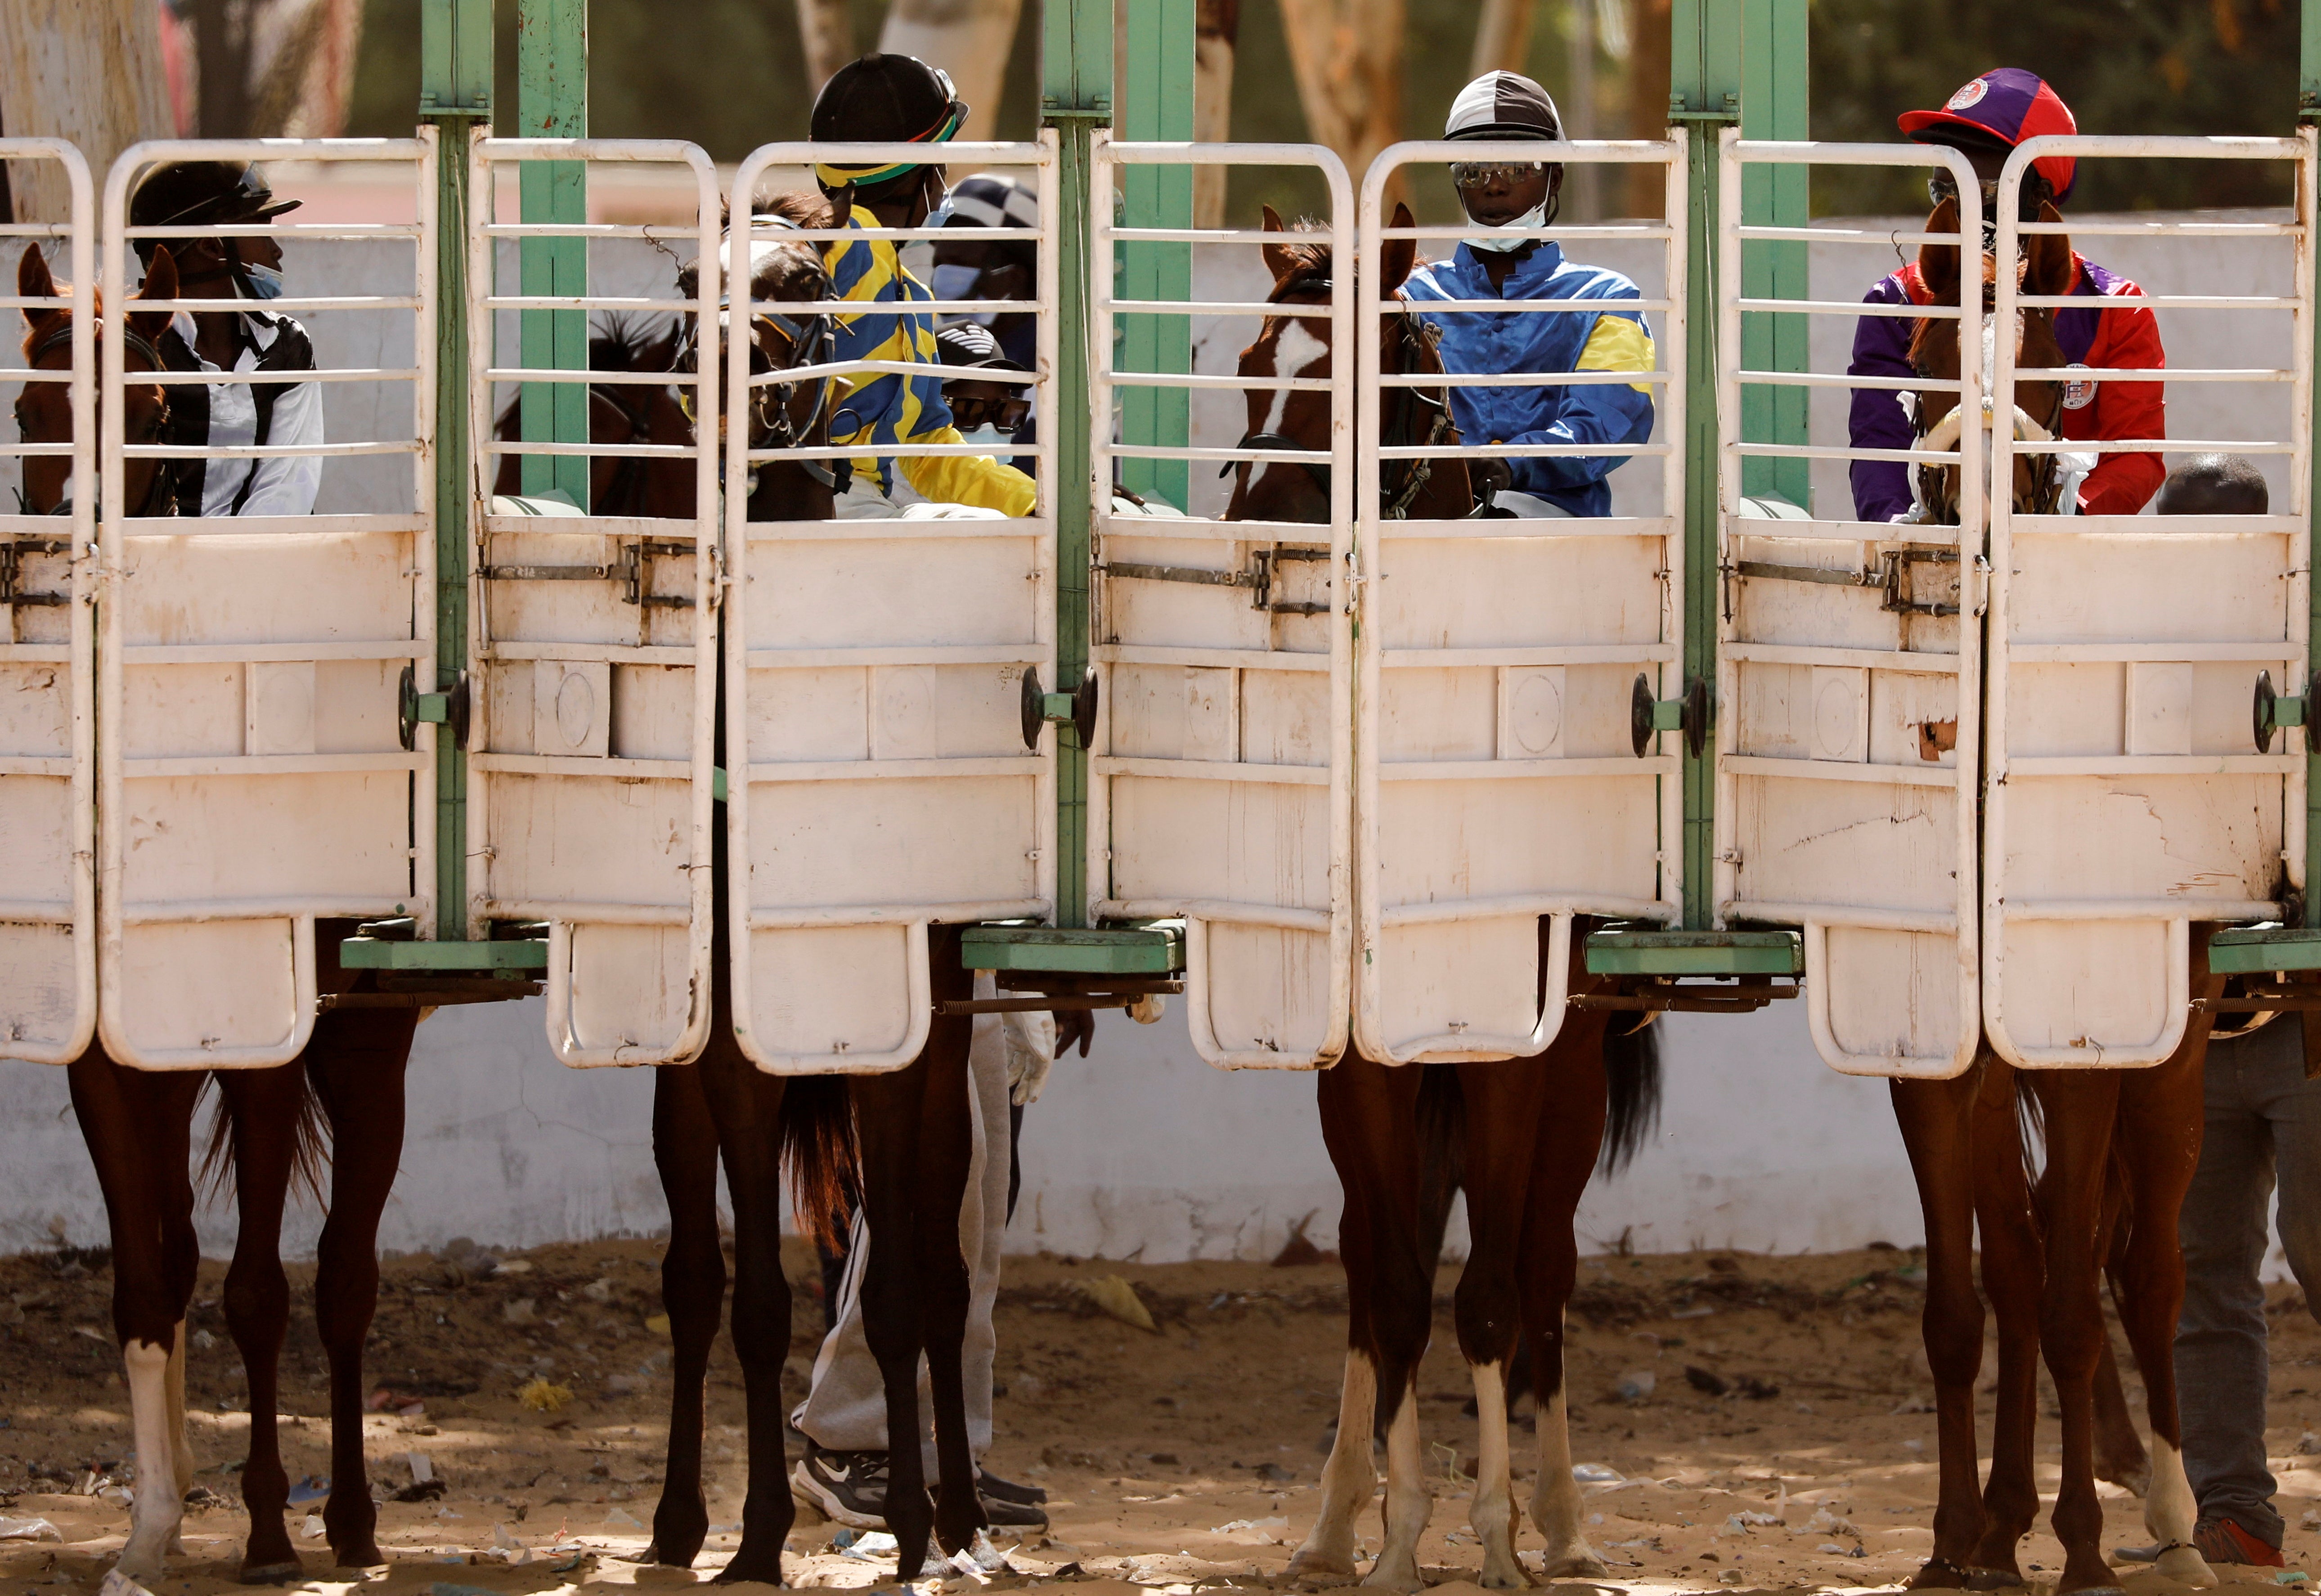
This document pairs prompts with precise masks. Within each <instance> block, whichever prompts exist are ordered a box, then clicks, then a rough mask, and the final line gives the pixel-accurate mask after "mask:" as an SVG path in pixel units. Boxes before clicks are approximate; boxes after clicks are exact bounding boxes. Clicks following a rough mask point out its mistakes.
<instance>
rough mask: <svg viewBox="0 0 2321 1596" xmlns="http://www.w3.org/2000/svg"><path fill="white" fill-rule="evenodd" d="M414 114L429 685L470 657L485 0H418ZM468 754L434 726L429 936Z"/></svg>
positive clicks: (446, 896) (460, 902)
mask: <svg viewBox="0 0 2321 1596" xmlns="http://www.w3.org/2000/svg"><path fill="white" fill-rule="evenodd" d="M419 58H420V77H419V82H420V88H419V115H420V118H421V120H422V121H424V122H432V123H434V124H435V129H436V136H437V140H438V142H437V146H436V163H435V169H436V184H435V282H436V291H437V295H438V302H437V305H436V312H435V440H434V443H435V686H434V691H437V692H443V691H447V690H449V689H450V688H451V686H452V685H454V684H456V683H457V682H458V681H459V679H460V672H461V671H463V670H465V669H466V668H467V665H468V508H469V484H468V470H469V465H468V425H469V416H468V309H467V307H468V292H467V282H468V132H469V128H471V127H472V126H474V125H476V124H477V123H478V122H489V121H490V120H491V114H492V5H491V0H424V4H423V7H422V9H421V12H420V25H419ZM467 836H468V756H467V753H466V751H465V750H464V749H461V748H455V747H453V746H452V743H451V738H450V737H448V736H445V735H443V734H442V733H441V732H440V731H439V732H438V733H437V740H436V745H435V838H436V848H435V861H436V863H435V936H436V939H438V940H439V941H447V942H456V941H460V940H463V939H465V938H466V937H467V934H468V848H467Z"/></svg>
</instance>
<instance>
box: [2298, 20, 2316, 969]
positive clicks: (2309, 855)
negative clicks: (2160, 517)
mask: <svg viewBox="0 0 2321 1596" xmlns="http://www.w3.org/2000/svg"><path fill="white" fill-rule="evenodd" d="M2297 67H2298V70H2297V78H2298V86H2297V90H2298V92H2297V118H2298V122H2306V123H2321V0H2304V5H2303V7H2302V14H2301V18H2300V26H2299V29H2298V51H2297ZM2303 220H2304V221H2305V222H2306V224H2307V226H2308V227H2310V226H2311V225H2312V222H2313V218H2312V217H2310V216H2307V217H2305V218H2304V219H2303ZM2306 247H2307V249H2310V248H2312V247H2313V244H2312V240H2311V239H2310V238H2309V237H2308V238H2307V241H2306ZM2316 322H2321V317H2316ZM2311 331H2312V336H2313V340H2314V353H2315V355H2316V358H2321V326H2316V327H2315V328H2314V329H2312V330H2311ZM2312 426H2313V429H2314V437H2313V441H2314V444H2315V446H2316V447H2315V449H2314V451H2313V458H2314V459H2315V461H2316V462H2321V407H2316V409H2315V412H2314V420H2313V422H2312ZM2316 487H2321V482H2307V484H2306V485H2305V488H2306V496H2305V512H2306V514H2307V517H2308V519H2310V520H2311V521H2312V523H2313V524H2314V525H2315V526H2316V527H2321V493H2316V491H2315V490H2316ZM2313 541H2314V546H2315V547H2316V548H2321V535H2316V536H2315V537H2314V540H2313ZM2306 586H2307V589H2308V590H2309V593H2310V595H2311V599H2312V605H2313V608H2312V619H2311V622H2310V624H2311V628H2312V630H2311V632H2310V633H2309V635H2310V636H2311V637H2312V638H2314V639H2321V582H2316V581H2308V582H2307V584H2306ZM2311 647H2312V645H2311V644H2309V643H2308V644H2307V648H2311ZM2313 714H2314V711H2313V709H2312V708H2310V707H2308V708H2307V711H2306V715H2307V724H2306V728H2305V748H2306V753H2305V923H2306V924H2307V926H2313V927H2321V754H2316V751H2315V749H2316V743H2321V738H2316V730H2321V729H2316V727H2315V726H2314V725H2313V724H2312V717H2313Z"/></svg>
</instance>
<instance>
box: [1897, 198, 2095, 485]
mask: <svg viewBox="0 0 2321 1596" xmlns="http://www.w3.org/2000/svg"><path fill="white" fill-rule="evenodd" d="M2039 219H2040V220H2041V221H2042V222H2061V221H2062V213H2060V212H2059V211H2057V210H2056V209H2055V207H2054V206H2053V205H2052V204H2042V205H2041V206H2040V208H2039ZM1958 224H1959V213H1958V202H1957V201H1956V200H1955V199H1945V200H1943V201H1942V202H1941V203H1940V204H1937V205H1936V206H1935V207H1934V211H1933V213H1932V214H1930V215H1929V216H1927V218H1926V228H1925V230H1926V231H1928V232H1930V233H1956V232H1957V231H1958ZM2023 254H2024V259H2023V263H2022V265H2021V266H2020V267H2019V268H2016V269H2017V281H2018V283H2019V285H2020V287H2021V292H2022V293H2023V294H2024V295H2026V296H2034V297H2040V296H2050V295H2063V294H2067V293H2069V292H2070V291H2071V282H2072V278H2073V277H2074V275H2075V274H2076V272H2077V270H2078V268H2077V267H2076V265H2075V264H2074V263H2073V261H2072V258H2071V240H2070V239H2069V238H2067V237H2065V236H2064V235H2063V234H2062V233H2039V234H2036V235H2034V236H2033V237H2032V238H2030V239H2028V240H2025V249H2024V251H2023ZM1997 274H1998V262H1997V261H1996V260H1994V259H1992V258H1989V257H1988V256H1986V257H1984V258H1983V260H1982V273H1981V278H1982V285H1981V286H1982V293H1981V309H1982V317H1981V322H1982V336H1983V358H1982V380H1983V385H1984V389H1985V395H1984V397H1983V399H1982V401H1981V405H1980V409H1981V412H1982V414H1983V416H1984V417H1985V418H1986V419H1987V418H1988V417H1989V414H1990V413H1991V412H1992V402H1991V400H1990V398H1989V385H1990V383H1991V373H1992V366H1993V362H1994V356H1995V354H1996V346H1995V342H1994V340H1995V339H1996V336H1997V332H1996V328H1995V326H1994V324H1993V322H1992V320H1991V318H1992V315H1993V313H1994V310H1995V305H1996V301H1997V296H1998V283H1997ZM1918 276H1919V278H1920V280H1921V281H1923V282H1924V283H1925V287H1926V292H1927V294H1928V295H1929V297H1930V298H1931V300H1932V302H1933V303H1934V304H1943V305H1957V304H1961V277H1962V276H1963V273H1962V271H1961V258H1960V254H1959V249H1958V246H1957V245H1955V244H1938V243H1934V242H1932V241H1929V242H1926V243H1924V244H1921V245H1920V246H1919V248H1918ZM1962 324H1963V319H1962V318H1960V317H1952V316H1943V317H1933V316H1930V317H1926V318H1924V319H1922V320H1921V321H1919V322H1918V323H1917V325H1916V328H1915V329H1914V330H1913V331H1912V333H1911V337H1910V367H1911V369H1912V370H1913V371H1915V372H1916V374H1917V375H1918V376H1921V377H1923V378H1926V379H1929V380H1936V381H1943V382H1953V383H1954V382H1956V381H1958V380H1959V375H1960V371H1961V360H1960V355H1959V337H1960V328H1961V325H1962ZM2015 364H2016V367H2018V368H2028V369H2032V370H2037V369H2040V368H2052V367H2060V366H2062V365H2063V364H2065V361H2064V358H2063V352H2062V346H2061V345H2060V344H2059V343H2058V342H2057V341H2056V339H2055V312H2054V308H2053V307H2052V306H2051V305H2034V306H2026V307H2024V308H2022V309H2020V310H2018V311H2017V312H2016V326H2015ZM1912 397H1913V399H1914V400H1915V406H1914V408H1915V410H1916V417H1917V433H1918V443H1917V447H1918V448H1920V449H1926V450H1932V451H1936V452H1947V453H1955V452H1956V451H1957V449H1958V447H1959V435H1960V432H1961V430H1962V429H1963V427H1964V426H1965V425H1966V422H1967V418H1968V417H1970V416H1971V415H1973V414H1974V413H1975V412H1974V411H1973V410H1972V409H1971V408H1969V407H1968V406H1966V405H1964V404H1961V395H1958V394H1952V393H1945V392H1943V391H1941V390H1939V389H1936V390H1926V391H1921V392H1919V393H1917V394H1914V395H1912ZM2011 398H2012V404H2011V406H2010V408H2011V409H2012V410H2013V412H2014V418H2013V421H2012V422H2011V426H2012V428H2013V434H2014V437H2015V439H2016V441H2017V442H2045V441H2047V440H2050V439H2052V438H2053V437H2054V436H2055V435H2056V431H2057V429H2058V428H2059V427H2060V425H2061V423H2062V410H2063V391H2062V385H2060V384H2058V383H2056V382H2054V381H2052V379H2048V378H2024V377H2018V378H2016V383H2015V391H2014V394H2012V395H2011ZM1916 474H1917V475H1916V480H1917V486H1918V501H1919V504H1920V506H1921V509H1922V512H1923V513H1924V515H1925V519H1926V520H1927V521H1932V522H1934V523H1936V524H1940V525H1949V526H1954V525H1956V524H1957V523H1958V519H1959V467H1956V466H1954V465H1952V466H1936V465H1923V464H1922V465H1920V466H1918V467H1916ZM2057 489H2058V475H2057V463H2056V459H2055V457H2054V456H2052V455H2016V457H2015V470H2014V477H2013V483H2012V487H2011V495H2012V502H2013V504H2014V507H2015V508H2016V511H2018V512H2022V513H2025V514H2034V515H2036V514H2046V513H2051V512H2052V510H2053V508H2054V503H2055V498H2056V494H2057Z"/></svg>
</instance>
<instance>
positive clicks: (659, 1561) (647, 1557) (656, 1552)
mask: <svg viewBox="0 0 2321 1596" xmlns="http://www.w3.org/2000/svg"><path fill="white" fill-rule="evenodd" d="M699 1550H700V1548H699V1547H697V1546H696V1547H695V1548H694V1550H693V1551H691V1552H687V1553H684V1554H682V1555H680V1554H678V1553H676V1552H664V1551H662V1550H661V1549H660V1537H654V1538H653V1539H652V1540H651V1541H648V1542H647V1543H646V1544H645V1549H644V1550H643V1551H642V1552H640V1553H638V1554H637V1561H638V1562H639V1563H640V1564H647V1565H658V1566H660V1567H662V1568H690V1567H692V1566H693V1559H694V1557H695V1555H696V1554H697V1553H698V1552H699Z"/></svg>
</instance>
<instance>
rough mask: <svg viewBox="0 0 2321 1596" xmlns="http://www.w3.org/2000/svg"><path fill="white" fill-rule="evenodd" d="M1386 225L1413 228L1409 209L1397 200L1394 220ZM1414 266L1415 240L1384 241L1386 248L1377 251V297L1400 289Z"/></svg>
mask: <svg viewBox="0 0 2321 1596" xmlns="http://www.w3.org/2000/svg"><path fill="white" fill-rule="evenodd" d="M1387 225H1388V227H1411V226H1415V221H1414V219H1413V218H1412V216H1411V214H1410V207H1409V206H1408V205H1406V204H1403V203H1402V202H1401V201H1400V200H1397V201H1396V202H1395V206H1394V220H1392V221H1391V222H1388V223H1387ZM1416 264H1418V240H1416V239H1388V240H1387V241H1386V247H1385V248H1384V249H1380V250H1379V297H1381V298H1383V297H1384V296H1386V295H1389V294H1391V293H1393V292H1394V291H1395V290H1396V289H1397V288H1399V287H1401V286H1402V282H1403V279H1404V278H1405V277H1408V276H1410V268H1412V267H1414V266H1415V265H1416Z"/></svg>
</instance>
